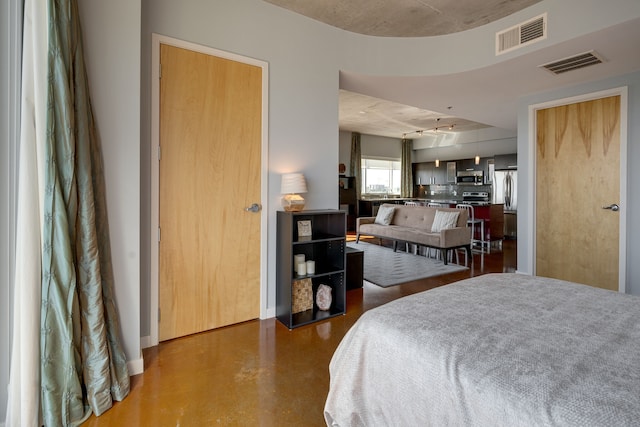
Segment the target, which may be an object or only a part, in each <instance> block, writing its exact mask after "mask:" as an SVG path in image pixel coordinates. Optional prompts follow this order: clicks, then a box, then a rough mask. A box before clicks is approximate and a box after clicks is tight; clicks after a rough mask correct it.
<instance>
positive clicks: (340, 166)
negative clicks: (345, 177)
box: [338, 163, 347, 175]
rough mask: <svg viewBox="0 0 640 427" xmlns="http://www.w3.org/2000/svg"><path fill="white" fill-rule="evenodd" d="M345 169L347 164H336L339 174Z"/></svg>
mask: <svg viewBox="0 0 640 427" xmlns="http://www.w3.org/2000/svg"><path fill="white" fill-rule="evenodd" d="M346 171H347V166H346V165H345V164H344V163H340V164H339V165H338V173H339V174H340V175H342V174H344V173H345V172H346Z"/></svg>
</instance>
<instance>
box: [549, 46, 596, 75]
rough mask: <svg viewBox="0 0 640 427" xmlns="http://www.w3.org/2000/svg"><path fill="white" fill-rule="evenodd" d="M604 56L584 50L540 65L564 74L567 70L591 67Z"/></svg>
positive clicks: (554, 72) (553, 71) (555, 72)
mask: <svg viewBox="0 0 640 427" xmlns="http://www.w3.org/2000/svg"><path fill="white" fill-rule="evenodd" d="M602 62H603V60H602V58H600V56H599V55H598V54H597V53H596V52H594V51H589V52H584V53H580V54H578V55H574V56H570V57H568V58H564V59H560V60H558V61H553V62H549V63H547V64H543V65H540V67H542V68H544V69H546V70H548V71H550V72H552V73H553V74H562V73H566V72H567V71H573V70H578V69H580V68H584V67H589V66H591V65H596V64H601V63H602Z"/></svg>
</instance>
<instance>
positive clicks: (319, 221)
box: [276, 210, 346, 329]
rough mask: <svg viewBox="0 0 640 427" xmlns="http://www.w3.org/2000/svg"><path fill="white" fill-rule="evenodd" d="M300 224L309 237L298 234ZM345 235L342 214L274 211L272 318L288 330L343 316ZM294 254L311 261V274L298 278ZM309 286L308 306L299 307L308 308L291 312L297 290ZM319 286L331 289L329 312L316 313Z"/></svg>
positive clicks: (340, 212) (344, 308)
mask: <svg viewBox="0 0 640 427" xmlns="http://www.w3.org/2000/svg"><path fill="white" fill-rule="evenodd" d="M301 221H302V222H303V223H302V224H301V225H304V224H310V228H311V235H310V236H300V235H299V233H298V229H299V222H301ZM345 236H346V217H345V212H344V211H340V210H317V211H301V212H284V211H278V212H277V242H276V245H277V255H276V317H277V318H278V320H279V321H280V322H282V323H283V324H284V325H285V326H286V327H288V328H289V329H292V328H296V327H299V326H303V325H306V324H309V323H312V322H316V321H318V320H322V319H327V318H329V317H333V316H337V315H340V314H344V313H345V311H346V296H345V295H346V293H345V249H346V238H345ZM295 255H304V257H305V260H312V261H314V262H315V271H314V272H313V273H312V274H304V275H298V274H297V273H296V272H295V266H294V256H295ZM309 284H310V291H309V292H307V294H308V298H309V300H308V302H309V304H303V305H304V306H305V307H309V308H307V309H305V310H301V311H298V312H294V311H295V310H294V307H293V306H294V302H295V301H297V300H296V298H299V294H298V293H297V291H298V290H299V289H300V288H301V287H303V286H309ZM321 284H324V285H327V286H329V287H330V288H331V297H332V298H331V299H332V302H331V306H330V308H329V310H320V309H319V308H318V305H317V301H316V295H317V291H318V287H319V286H320V285H321ZM295 305H298V306H299V305H300V304H295Z"/></svg>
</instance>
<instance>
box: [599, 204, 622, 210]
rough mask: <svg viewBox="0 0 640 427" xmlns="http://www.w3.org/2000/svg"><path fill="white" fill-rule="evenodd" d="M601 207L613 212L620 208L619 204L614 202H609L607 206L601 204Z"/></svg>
mask: <svg viewBox="0 0 640 427" xmlns="http://www.w3.org/2000/svg"><path fill="white" fill-rule="evenodd" d="M602 209H611V210H612V211H614V212H618V211H619V210H620V206H618V205H616V204H615V203H612V204H610V205H609V206H603V207H602Z"/></svg>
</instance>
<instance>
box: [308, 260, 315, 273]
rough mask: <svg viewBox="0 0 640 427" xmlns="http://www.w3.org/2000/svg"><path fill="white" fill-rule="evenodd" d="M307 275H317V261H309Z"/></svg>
mask: <svg viewBox="0 0 640 427" xmlns="http://www.w3.org/2000/svg"><path fill="white" fill-rule="evenodd" d="M307 274H316V262H315V261H311V260H309V261H307Z"/></svg>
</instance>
